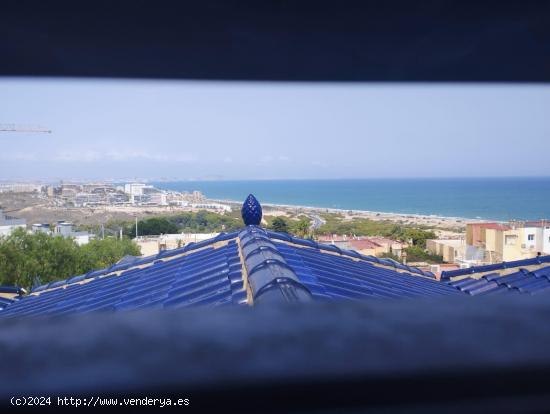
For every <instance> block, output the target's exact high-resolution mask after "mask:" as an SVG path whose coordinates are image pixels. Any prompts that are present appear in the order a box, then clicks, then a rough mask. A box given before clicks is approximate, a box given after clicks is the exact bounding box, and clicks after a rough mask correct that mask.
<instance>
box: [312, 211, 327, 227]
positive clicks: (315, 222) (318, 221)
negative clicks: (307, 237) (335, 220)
mask: <svg viewBox="0 0 550 414" xmlns="http://www.w3.org/2000/svg"><path fill="white" fill-rule="evenodd" d="M307 216H308V217H309V218H310V219H311V225H310V226H309V227H310V229H311V230H317V229H318V228H319V227H321V226H322V225H323V224H325V223H326V220H325V219H323V218H322V217H321V216H318V215H317V214H313V213H309V214H308V215H307Z"/></svg>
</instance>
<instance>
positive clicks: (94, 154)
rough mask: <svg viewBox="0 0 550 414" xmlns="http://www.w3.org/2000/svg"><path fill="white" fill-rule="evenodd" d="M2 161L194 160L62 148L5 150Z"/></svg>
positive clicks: (181, 155)
mask: <svg viewBox="0 0 550 414" xmlns="http://www.w3.org/2000/svg"><path fill="white" fill-rule="evenodd" d="M0 160H4V161H40V160H42V161H54V162H85V163H91V162H99V161H113V162H114V161H122V162H124V161H138V160H141V161H156V162H180V163H191V162H194V161H195V160H196V157H195V156H194V155H193V154H186V153H173V154H165V153H159V152H148V151H142V150H132V151H120V150H108V151H98V150H81V151H77V150H63V151H58V152H54V153H49V154H45V153H36V152H6V153H2V154H0Z"/></svg>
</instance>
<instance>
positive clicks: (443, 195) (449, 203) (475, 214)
mask: <svg viewBox="0 0 550 414" xmlns="http://www.w3.org/2000/svg"><path fill="white" fill-rule="evenodd" d="M151 184H153V185H154V186H155V187H157V188H160V189H164V190H175V191H194V190H198V191H201V192H202V193H203V194H204V195H205V196H206V197H208V198H210V199H218V200H235V201H239V200H244V198H245V197H246V196H247V195H248V194H249V193H253V194H254V195H255V196H256V197H257V198H258V199H259V200H260V202H262V203H265V204H284V205H296V206H308V207H319V208H334V209H343V210H366V211H376V212H384V213H397V214H419V215H435V216H442V217H462V218H468V219H482V220H498V221H508V220H537V219H543V218H550V177H506V178H376V179H375V178H373V179H328V180H291V179H285V180H227V181H222V180H220V181H173V182H152V183H151Z"/></svg>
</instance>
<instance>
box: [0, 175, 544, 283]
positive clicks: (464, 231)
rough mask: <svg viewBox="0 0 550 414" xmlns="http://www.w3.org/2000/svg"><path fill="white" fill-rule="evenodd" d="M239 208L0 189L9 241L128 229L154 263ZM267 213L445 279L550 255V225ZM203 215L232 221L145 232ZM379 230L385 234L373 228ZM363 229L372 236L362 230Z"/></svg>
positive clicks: (141, 186)
mask: <svg viewBox="0 0 550 414" xmlns="http://www.w3.org/2000/svg"><path fill="white" fill-rule="evenodd" d="M239 207H240V206H239V205H237V204H235V203H234V202H232V201H227V200H212V199H208V198H207V197H206V196H205V195H204V194H203V193H201V192H200V191H191V192H186V191H184V192H179V191H169V190H163V189H159V188H156V187H155V186H153V185H150V184H147V183H142V182H129V183H109V182H99V183H97V182H95V183H90V182H83V183H76V182H64V181H61V182H59V183H47V184H44V183H8V182H4V183H0V208H1V210H0V237H2V236H3V237H7V236H9V235H10V234H11V233H12V232H13V231H15V230H16V229H23V230H24V231H27V232H29V233H31V234H36V233H38V232H41V233H46V234H48V235H52V236H61V237H65V238H72V239H74V241H75V243H77V244H78V245H85V244H87V243H88V242H89V241H90V240H92V239H103V238H105V237H115V238H122V237H123V226H126V227H125V231H126V232H127V230H128V228H130V229H131V230H132V231H133V234H130V237H131V238H132V240H133V241H134V243H136V244H137V246H138V247H139V250H140V252H141V254H142V255H143V256H150V255H153V254H157V253H159V252H160V251H162V250H170V249H175V248H178V247H182V246H184V245H186V244H189V243H196V242H199V241H202V240H207V239H210V238H212V237H215V236H217V235H218V234H219V233H220V232H222V231H225V230H228V229H230V227H232V226H233V225H234V226H235V227H238V223H237V222H236V221H238V220H239V219H238V216H239V212H238V209H239ZM264 210H265V215H264V218H263V220H262V224H263V225H264V226H265V227H268V228H272V229H275V230H281V231H288V232H291V231H292V230H294V231H298V230H297V228H298V227H299V226H300V222H303V223H306V224H302V230H299V231H300V232H301V236H304V237H309V238H312V239H314V240H316V241H318V242H319V243H324V244H329V245H334V246H337V247H338V248H340V249H347V250H354V251H357V252H359V253H361V254H364V255H367V256H374V257H386V258H390V259H392V260H395V261H398V262H400V263H404V264H406V263H408V264H411V265H414V266H417V267H419V268H420V269H423V270H427V271H430V272H432V273H433V274H435V275H436V277H437V276H438V275H440V274H441V272H443V271H449V270H454V269H464V268H469V267H472V266H479V265H486V264H492V263H498V262H503V261H514V260H521V259H528V258H532V257H536V256H538V255H543V254H550V223H549V222H547V221H546V220H539V221H511V222H507V223H503V222H489V221H481V220H473V219H465V218H456V217H455V218H450V217H438V216H433V215H412V214H396V213H384V212H371V211H357V210H338V209H326V208H315V207H300V206H290V205H275V204H268V203H264ZM199 212H209V213H211V214H214V215H217V216H220V217H225V219H226V221H225V222H224V223H221V222H220V223H219V224H217V225H213V226H210V227H208V228H206V227H205V228H204V230H203V231H193V230H192V229H185V228H177V227H172V228H171V229H173V230H181V231H177V232H176V231H174V232H158V233H157V234H152V233H151V231H152V230H151V229H149V228H147V229H145V228H143V229H142V231H140V227H143V226H142V223H144V224H145V223H146V220H148V219H150V218H155V217H161V218H170V217H173V216H175V215H178V214H184V213H189V214H197V213H199ZM232 220H233V221H232ZM113 223H115V224H113ZM120 223H125V224H124V225H123V224H120ZM232 223H234V224H232ZM377 223H378V224H380V225H379V226H378V227H377V228H375V227H373V226H372V225H373V224H377ZM362 224H367V225H371V227H372V229H371V228H370V227H368V226H367V227H366V228H365V227H363V228H361V225H362ZM116 226H118V227H116ZM281 226H282V227H281ZM397 227H399V228H404V229H418V231H420V232H423V235H422V236H421V237H419V238H417V239H415V236H411V234H412V233H411V232H409V233H407V232H403V231H401V233H396V232H395V231H394V230H392V229H394V228H397ZM390 230H391V231H390ZM392 232H393V233H392ZM153 233H155V232H154V231H153ZM126 235H128V234H126Z"/></svg>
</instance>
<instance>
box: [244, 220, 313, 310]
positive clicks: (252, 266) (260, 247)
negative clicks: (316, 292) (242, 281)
mask: <svg viewBox="0 0 550 414" xmlns="http://www.w3.org/2000/svg"><path fill="white" fill-rule="evenodd" d="M239 240H240V243H239V246H240V249H241V253H242V257H243V259H244V266H245V267H246V269H245V270H246V273H247V275H248V284H249V286H250V289H251V292H252V301H253V303H254V304H255V303H263V302H297V301H299V302H303V301H309V300H311V298H312V294H311V292H310V291H309V289H308V288H307V287H306V286H304V285H303V284H302V283H301V282H300V279H299V278H298V276H297V275H296V273H295V272H294V270H293V269H292V268H291V267H290V266H289V265H288V263H287V262H286V260H285V259H284V258H283V255H282V254H281V253H280V252H279V250H278V249H277V246H276V245H275V243H273V242H272V241H271V239H270V238H269V235H268V233H267V231H266V230H264V229H262V228H261V227H258V226H256V225H249V226H247V227H245V228H244V229H243V230H242V231H241V232H240V233H239Z"/></svg>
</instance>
